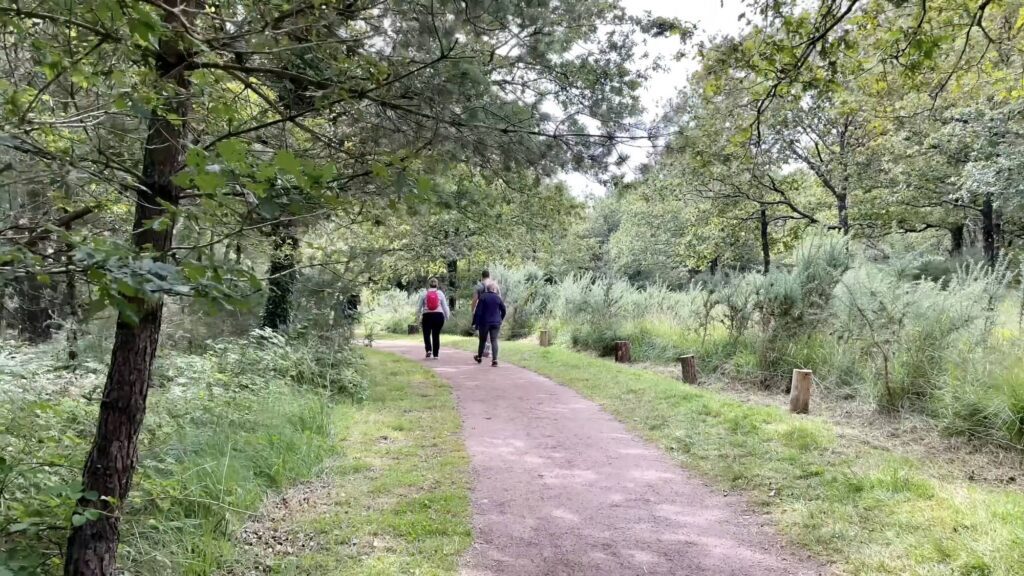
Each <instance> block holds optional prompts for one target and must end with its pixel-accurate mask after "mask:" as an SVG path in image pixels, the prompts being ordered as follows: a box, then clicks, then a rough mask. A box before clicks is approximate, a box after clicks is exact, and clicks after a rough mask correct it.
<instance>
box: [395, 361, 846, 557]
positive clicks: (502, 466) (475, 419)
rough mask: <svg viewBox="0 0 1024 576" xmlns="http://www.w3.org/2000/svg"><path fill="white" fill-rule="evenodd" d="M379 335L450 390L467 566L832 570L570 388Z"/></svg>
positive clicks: (508, 367)
mask: <svg viewBox="0 0 1024 576" xmlns="http://www.w3.org/2000/svg"><path fill="white" fill-rule="evenodd" d="M379 345H380V347H381V348H384V349H387V350H390V351H393V352H397V353H400V354H402V355H405V356H407V357H409V358H412V359H416V360H419V361H420V362H423V363H424V364H425V365H426V366H428V367H430V368H432V369H433V370H434V371H436V372H437V373H438V374H439V375H440V376H441V377H442V378H444V379H445V380H446V381H448V382H449V383H450V384H451V386H452V388H453V390H454V392H455V397H456V400H457V402H458V407H459V412H460V414H461V416H462V422H463V434H464V437H465V442H466V447H467V450H468V452H469V455H470V458H471V462H472V474H473V478H472V509H473V536H474V544H473V547H472V549H471V550H470V551H469V553H468V555H467V557H466V558H465V561H464V565H463V574H465V575H466V576H499V575H500V576H519V575H524V576H525V575H559V576H564V575H577V574H578V575H602V576H603V575H607V576H618V575H633V574H636V575H642V574H662V575H669V574H671V575H680V576H682V575H693V576H696V575H768V574H771V575H811V574H827V573H829V570H828V569H827V568H826V567H824V566H823V565H822V564H820V563H818V562H816V561H814V560H813V559H811V558H810V557H809V556H808V555H807V554H806V553H805V552H803V551H801V550H798V549H795V548H793V547H790V546H787V545H785V544H784V543H783V542H782V540H781V539H780V538H779V536H778V535H777V534H776V533H775V532H774V531H773V530H772V528H771V526H770V525H769V524H768V522H767V520H766V519H765V518H764V517H763V516H761V515H759V514H757V513H755V512H753V511H752V510H751V509H750V508H749V507H748V506H747V505H746V504H745V502H744V501H743V500H742V498H740V497H738V496H736V495H731V494H725V493H723V492H722V491H720V490H716V489H714V488H712V487H709V486H708V485H707V484H706V483H704V482H702V481H701V480H700V479H698V478H696V477H694V476H692V475H691V474H689V473H687V472H686V471H685V470H682V469H681V468H679V467H678V466H677V465H676V464H675V463H674V462H672V461H671V460H670V459H669V458H668V457H667V456H666V455H664V454H662V453H661V452H660V451H659V450H657V449H656V448H654V447H652V446H651V445H649V444H647V443H646V442H644V441H641V440H640V439H638V438H637V437H636V436H635V435H633V434H632V433H630V432H629V431H628V430H627V429H626V427H625V426H623V425H622V424H621V423H619V422H618V421H616V420H615V419H614V418H612V417H611V416H609V415H608V414H607V413H605V412H604V411H603V410H602V409H601V408H600V407H599V406H598V405H597V404H595V403H593V402H591V401H589V400H586V399H585V398H583V397H581V396H580V395H579V394H577V393H576V392H574V391H572V390H570V389H569V388H566V387H564V386H561V385H559V384H556V383H555V382H552V381H551V380H548V379H547V378H544V377H542V376H539V375H537V374H535V373H533V372H530V371H528V370H525V369H522V368H518V367H516V366H511V365H509V364H505V363H502V365H501V366H500V367H498V368H492V367H490V365H489V363H487V362H486V361H485V363H484V364H483V365H478V364H475V363H474V362H473V360H472V355H471V354H469V353H466V352H461V351H452V350H447V349H446V350H443V351H442V353H441V357H440V358H439V359H437V360H424V358H423V349H422V347H421V346H418V345H414V344H411V343H398V342H381V343H380V344H379Z"/></svg>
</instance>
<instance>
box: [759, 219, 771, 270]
mask: <svg viewBox="0 0 1024 576" xmlns="http://www.w3.org/2000/svg"><path fill="white" fill-rule="evenodd" d="M760 220H761V256H762V259H763V260H764V267H763V269H762V273H764V274H768V272H771V269H772V245H771V243H770V242H769V239H768V211H767V210H765V209H764V208H762V209H761V217H760Z"/></svg>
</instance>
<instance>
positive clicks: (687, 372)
mask: <svg viewBox="0 0 1024 576" xmlns="http://www.w3.org/2000/svg"><path fill="white" fill-rule="evenodd" d="M679 365H680V366H681V367H682V369H683V382H686V383H687V384H696V383H697V358H696V357H694V355H693V354H687V355H686V356H680V357H679Z"/></svg>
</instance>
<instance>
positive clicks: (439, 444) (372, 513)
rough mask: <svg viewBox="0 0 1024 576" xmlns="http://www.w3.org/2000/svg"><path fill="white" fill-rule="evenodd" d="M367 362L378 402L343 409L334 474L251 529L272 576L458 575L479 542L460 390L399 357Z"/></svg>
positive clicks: (377, 356) (278, 504)
mask: <svg viewBox="0 0 1024 576" xmlns="http://www.w3.org/2000/svg"><path fill="white" fill-rule="evenodd" d="M366 360H367V369H366V372H367V375H368V378H369V380H370V386H369V397H368V399H367V401H366V402H365V403H363V404H360V405H354V406H352V405H345V406H339V407H337V409H336V412H335V414H334V419H333V420H334V424H335V429H336V430H337V432H336V434H337V442H338V445H337V450H338V453H339V456H338V457H337V458H336V459H335V460H334V461H333V462H332V463H331V465H330V466H329V468H328V470H327V473H326V475H325V477H324V478H323V479H322V480H321V481H320V482H318V483H316V484H314V485H312V486H307V487H305V488H304V489H300V490H298V491H293V492H292V493H291V494H286V495H285V497H284V498H283V499H279V500H277V501H275V502H273V503H271V505H270V506H269V509H268V510H267V511H266V512H265V513H264V515H263V516H262V517H261V518H260V519H258V520H256V521H255V522H254V523H253V524H251V525H250V526H249V527H248V528H247V529H246V535H247V538H248V539H249V541H250V546H251V547H252V548H253V549H254V550H253V551H254V552H255V556H258V555H260V550H263V551H268V550H269V554H264V555H263V557H262V558H260V562H261V563H263V564H264V565H265V567H267V568H269V571H270V572H271V573H272V574H281V575H313V574H317V575H320V574H332V575H353V576H355V575H359V576H364V575H365V576H369V575H378V574H380V575H383V574H417V575H424V576H430V575H442V574H454V573H456V571H457V567H458V560H459V558H460V557H461V556H462V554H463V552H464V551H465V550H466V549H467V548H468V546H469V544H470V542H471V532H470V512H469V459H468V456H467V455H466V452H465V449H464V447H463V445H462V440H461V438H460V435H459V430H460V423H459V417H458V413H457V412H456V409H455V404H454V399H453V397H452V395H451V391H450V389H449V388H448V386H446V385H445V384H444V383H443V382H442V381H441V380H440V379H438V378H437V377H436V376H434V375H433V373H431V372H430V371H428V370H426V369H424V368H422V367H420V366H418V365H417V364H415V363H414V362H410V361H408V360H405V359H402V358H399V357H398V356H395V355H391V354H387V353H383V352H377V351H373V350H368V351H367V353H366ZM275 508H278V509H277V510H275ZM281 508H283V510H282V509H281ZM236 573H239V574H241V573H247V572H245V571H244V569H243V570H242V571H237V572H236Z"/></svg>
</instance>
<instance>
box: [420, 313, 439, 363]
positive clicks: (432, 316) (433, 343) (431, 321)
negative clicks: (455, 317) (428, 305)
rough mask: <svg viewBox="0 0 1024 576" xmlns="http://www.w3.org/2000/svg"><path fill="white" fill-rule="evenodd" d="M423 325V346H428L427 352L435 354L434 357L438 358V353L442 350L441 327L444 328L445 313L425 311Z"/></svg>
mask: <svg viewBox="0 0 1024 576" xmlns="http://www.w3.org/2000/svg"><path fill="white" fill-rule="evenodd" d="M422 326H423V346H425V347H426V349H427V354H433V355H434V358H437V353H438V352H440V351H441V328H444V313H443V312H424V313H423V324H422Z"/></svg>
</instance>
